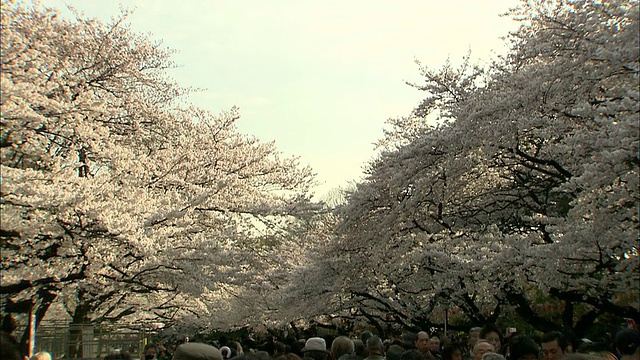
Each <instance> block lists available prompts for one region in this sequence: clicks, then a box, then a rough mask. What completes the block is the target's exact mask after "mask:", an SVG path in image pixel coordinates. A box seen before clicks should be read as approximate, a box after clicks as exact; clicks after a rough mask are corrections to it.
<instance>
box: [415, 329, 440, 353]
mask: <svg viewBox="0 0 640 360" xmlns="http://www.w3.org/2000/svg"><path fill="white" fill-rule="evenodd" d="M430 343H431V338H430V337H429V334H427V332H426V331H420V332H419V333H418V335H417V337H416V349H417V350H418V351H420V353H421V354H422V359H423V360H437V359H436V357H435V356H433V354H431V351H429V350H430Z"/></svg>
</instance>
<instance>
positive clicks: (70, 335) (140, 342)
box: [35, 324, 153, 359]
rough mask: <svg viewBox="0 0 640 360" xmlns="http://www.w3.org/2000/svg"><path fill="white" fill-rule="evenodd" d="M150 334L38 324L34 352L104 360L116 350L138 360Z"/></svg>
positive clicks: (99, 326) (125, 329)
mask: <svg viewBox="0 0 640 360" xmlns="http://www.w3.org/2000/svg"><path fill="white" fill-rule="evenodd" d="M152 335H153V333H149V332H144V331H138V330H129V329H127V328H126V327H123V326H122V325H120V326H117V327H116V326H113V325H90V324H87V325H75V324H74V325H68V324H41V325H40V326H38V330H37V332H36V341H35V350H36V351H47V352H49V353H50V354H51V355H52V356H53V358H54V359H103V358H104V357H105V356H106V355H107V354H109V352H111V351H113V350H115V349H118V350H123V351H128V352H129V353H130V354H131V356H132V358H133V359H139V358H141V355H142V349H143V348H144V346H145V345H146V344H147V343H148V342H149V339H150V337H151V336H152Z"/></svg>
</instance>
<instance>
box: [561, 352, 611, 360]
mask: <svg viewBox="0 0 640 360" xmlns="http://www.w3.org/2000/svg"><path fill="white" fill-rule="evenodd" d="M562 360H602V357H600V356H598V355H593V354H583V353H579V352H574V353H570V354H567V355H565V356H563V357H562Z"/></svg>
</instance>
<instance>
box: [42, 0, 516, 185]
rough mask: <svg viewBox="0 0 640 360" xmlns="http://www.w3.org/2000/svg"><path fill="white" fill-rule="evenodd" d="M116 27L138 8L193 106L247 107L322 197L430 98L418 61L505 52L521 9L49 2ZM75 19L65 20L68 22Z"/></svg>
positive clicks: (245, 122) (285, 1) (291, 2)
mask: <svg viewBox="0 0 640 360" xmlns="http://www.w3.org/2000/svg"><path fill="white" fill-rule="evenodd" d="M41 3H42V4H43V5H45V6H47V7H54V8H58V9H60V10H65V9H66V6H67V5H71V6H73V7H75V8H76V9H77V10H79V11H81V12H84V13H85V14H86V16H88V17H97V18H99V19H101V20H104V21H108V20H109V19H110V18H111V17H112V16H117V15H118V14H119V13H120V6H122V7H124V8H128V9H135V12H134V13H133V15H132V16H130V18H129V22H130V24H131V26H132V28H133V29H134V30H135V31H136V32H142V33H148V34H149V35H150V37H151V38H152V39H156V40H162V41H163V42H164V44H165V45H166V46H167V47H169V48H172V49H174V50H176V51H177V54H176V55H175V56H174V58H173V59H174V60H175V62H177V63H178V64H179V65H181V67H180V68H179V69H176V70H174V71H172V72H171V75H172V76H173V77H174V78H175V79H176V80H177V81H178V83H180V84H181V85H183V86H192V87H196V88H201V89H203V91H201V92H199V93H197V94H195V95H193V96H192V97H191V101H192V102H193V103H194V104H195V105H197V106H199V107H203V108H206V109H209V110H212V111H214V112H219V111H221V110H224V109H228V108H230V107H232V106H234V105H237V106H238V107H239V108H240V113H241V115H242V118H241V119H240V120H239V122H238V128H239V129H240V131H241V132H243V133H247V134H252V135H255V136H257V137H258V138H260V139H261V140H263V141H272V140H275V142H276V145H277V147H278V149H280V151H282V152H283V153H284V154H285V155H288V156H299V157H300V161H301V163H302V164H304V165H311V167H312V168H313V169H314V171H315V172H316V173H317V174H318V175H317V179H318V181H319V183H320V186H318V188H317V189H316V195H318V196H319V197H322V196H323V194H325V193H327V192H328V191H329V190H330V189H332V188H335V187H339V186H344V185H346V184H348V182H350V181H354V180H356V181H357V180H359V179H360V178H361V176H362V169H363V166H364V165H365V164H366V163H367V161H368V160H370V159H371V158H372V157H373V156H374V155H375V149H374V146H373V143H374V142H375V141H376V140H377V139H379V138H380V137H381V136H382V129H383V125H384V122H385V120H386V119H387V118H390V117H398V116H403V115H407V114H409V113H410V112H411V110H412V109H413V108H414V107H415V106H416V105H417V104H418V102H419V100H420V99H421V97H422V94H421V93H420V92H419V91H418V90H416V89H414V88H412V87H409V86H408V85H406V84H405V81H410V82H419V81H420V76H419V71H418V66H417V65H416V64H415V60H419V61H420V62H421V63H423V64H425V65H428V66H431V67H439V66H440V65H442V64H443V63H444V62H445V61H446V59H447V58H448V57H450V58H451V60H452V62H454V63H456V62H458V60H459V59H460V58H461V57H462V56H463V55H465V54H466V53H467V51H468V50H469V49H470V50H471V52H472V56H473V57H474V58H475V59H481V60H484V61H486V60H488V59H489V58H490V57H492V56H493V54H494V53H503V52H504V49H505V47H504V42H503V40H501V39H500V37H501V36H504V35H506V34H507V33H508V31H510V30H514V29H515V28H516V26H517V24H516V23H514V22H513V21H511V20H510V19H509V18H506V17H500V16H499V14H501V13H504V12H506V11H507V10H508V9H509V7H512V6H515V5H516V4H517V1H516V0H484V1H480V0H448V1H434V0H422V1H419V0H416V1H401V0H399V1H390V0H386V1H378V0H367V1H364V0H363V1H359V0H357V1H349V0H317V1H311V0H270V1H267V0H254V1H245V0H227V1H222V0H179V1H176V0H141V1H133V0H130V1H122V2H118V1H116V0H93V1H88V0H46V1H41ZM64 13H66V10H65V12H64Z"/></svg>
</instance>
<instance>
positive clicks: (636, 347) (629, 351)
mask: <svg viewBox="0 0 640 360" xmlns="http://www.w3.org/2000/svg"><path fill="white" fill-rule="evenodd" d="M614 345H615V350H616V352H617V353H618V356H619V357H620V360H640V332H639V331H638V330H634V329H622V330H619V331H618V332H617V333H616V337H615V340H614Z"/></svg>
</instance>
